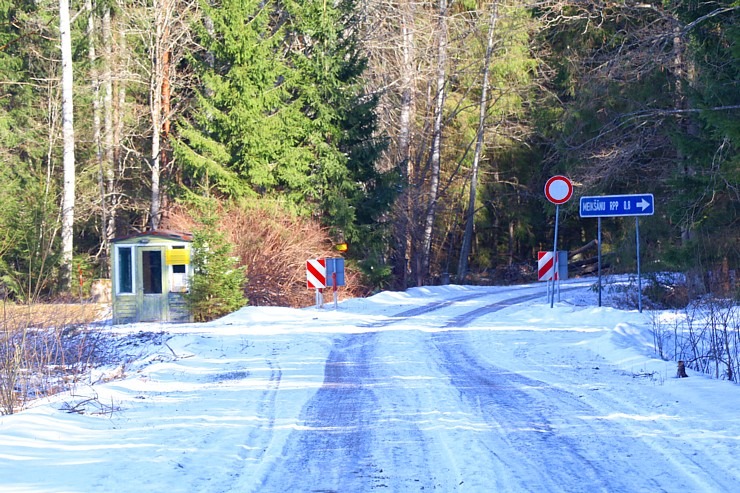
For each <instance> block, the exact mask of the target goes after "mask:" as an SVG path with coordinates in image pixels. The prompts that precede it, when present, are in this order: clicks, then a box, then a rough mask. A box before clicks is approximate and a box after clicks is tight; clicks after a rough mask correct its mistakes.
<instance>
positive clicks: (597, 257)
mask: <svg viewBox="0 0 740 493" xmlns="http://www.w3.org/2000/svg"><path fill="white" fill-rule="evenodd" d="M598 222H599V225H598V231H597V233H596V242H597V244H596V246H597V252H598V253H597V254H596V259H597V261H598V270H599V281H598V283H597V284H596V289H598V291H599V306H601V217H599V221H598Z"/></svg>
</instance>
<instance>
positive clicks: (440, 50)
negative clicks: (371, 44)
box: [416, 0, 447, 286]
mask: <svg viewBox="0 0 740 493" xmlns="http://www.w3.org/2000/svg"><path fill="white" fill-rule="evenodd" d="M438 26H439V27H438V29H439V33H438V45H437V93H436V97H435V105H434V124H433V125H434V126H433V130H432V149H431V154H430V156H429V169H430V183H429V196H428V202H427V207H426V218H425V221H424V236H423V238H422V251H421V269H419V270H418V271H417V273H416V284H417V286H422V285H423V284H424V279H425V278H426V277H429V275H430V264H431V257H432V233H433V230H434V219H435V216H436V212H437V200H438V199H439V197H438V194H439V176H440V170H441V161H442V157H441V153H442V151H441V147H442V117H443V113H444V104H445V82H446V66H447V0H439V23H438Z"/></svg>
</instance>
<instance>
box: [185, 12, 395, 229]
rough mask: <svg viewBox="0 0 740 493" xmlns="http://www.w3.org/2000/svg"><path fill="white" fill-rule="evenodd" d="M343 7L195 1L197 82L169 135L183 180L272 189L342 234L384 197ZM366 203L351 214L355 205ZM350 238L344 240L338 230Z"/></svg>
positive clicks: (239, 190)
mask: <svg viewBox="0 0 740 493" xmlns="http://www.w3.org/2000/svg"><path fill="white" fill-rule="evenodd" d="M352 8H353V7H352V5H351V3H349V2H339V3H338V4H333V3H329V4H327V3H325V2H321V1H316V0H309V1H306V2H274V1H269V0H268V1H253V0H246V1H235V0H225V1H224V2H221V3H220V4H219V6H218V8H212V7H210V6H209V5H207V4H206V5H204V11H205V14H206V16H207V17H208V19H209V20H210V21H211V22H210V23H209V24H211V25H212V29H208V30H206V29H203V31H202V32H201V36H202V44H203V45H204V47H205V50H206V52H205V53H204V54H203V56H202V59H201V61H200V62H199V68H200V70H199V72H200V76H201V81H202V85H203V87H202V89H201V91H200V94H199V96H198V106H197V109H196V111H195V112H194V114H193V115H192V118H191V119H190V120H189V121H187V122H182V123H181V126H180V135H181V136H182V138H181V139H180V140H179V141H178V142H177V143H176V144H175V152H176V155H177V156H178V160H179V161H180V162H181V163H182V164H183V166H184V168H185V171H186V173H185V175H186V176H190V177H192V178H191V182H190V186H195V185H198V184H200V183H202V182H207V183H208V186H209V187H211V188H215V189H217V190H218V191H219V192H221V193H222V194H225V195H227V196H240V195H250V194H252V195H253V194H257V195H259V196H263V197H280V198H281V200H284V201H285V202H286V203H287V205H288V207H290V208H291V209H293V210H296V211H299V212H302V213H303V214H305V215H312V216H314V217H316V218H318V219H320V220H321V221H322V222H323V223H324V224H326V225H328V226H331V227H333V228H335V230H336V231H337V232H339V233H342V234H344V235H345V236H347V237H350V238H351V237H352V236H353V235H355V234H357V232H358V231H359V230H358V221H363V222H364V223H365V224H366V225H368V224H370V223H371V221H370V219H369V218H370V217H372V216H373V215H377V214H379V213H382V211H381V210H379V209H381V208H382V207H387V206H388V204H389V203H390V199H389V198H388V194H387V191H388V190H389V189H390V188H389V187H388V181H387V179H386V177H384V176H382V175H381V174H379V173H378V172H377V170H376V169H375V159H376V158H377V154H378V153H379V151H380V150H381V147H382V141H378V140H375V136H374V135H373V133H374V131H375V116H374V112H373V111H374V108H375V103H376V101H375V99H374V98H371V97H367V96H366V95H364V94H363V91H362V87H361V85H360V78H359V77H360V75H361V73H362V70H364V68H365V64H364V60H363V59H362V58H361V57H360V56H359V54H358V53H359V50H358V48H357V46H356V43H355V41H354V39H353V36H354V34H352V33H353V32H354V31H353V30H352V29H351V26H348V25H346V23H348V22H352V11H353V10H352ZM368 207H369V208H373V209H376V210H374V211H372V212H365V211H363V212H362V213H358V209H360V208H363V209H364V208H368ZM348 239H349V238H348Z"/></svg>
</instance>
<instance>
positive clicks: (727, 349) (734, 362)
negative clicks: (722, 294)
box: [652, 296, 740, 382]
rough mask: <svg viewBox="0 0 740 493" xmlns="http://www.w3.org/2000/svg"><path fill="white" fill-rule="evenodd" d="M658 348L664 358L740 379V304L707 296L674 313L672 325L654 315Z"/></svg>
mask: <svg viewBox="0 0 740 493" xmlns="http://www.w3.org/2000/svg"><path fill="white" fill-rule="evenodd" d="M652 332H653V337H654V342H655V346H656V351H657V352H658V354H659V356H660V357H661V358H663V359H672V360H676V361H683V362H684V365H685V367H686V368H688V369H691V370H694V371H697V372H700V373H704V374H707V375H711V376H712V377H714V378H717V379H726V380H730V381H733V382H738V381H740V306H738V305H737V304H736V303H735V302H734V301H733V300H732V299H729V298H718V297H713V296H707V297H705V298H702V299H701V300H698V301H696V302H694V303H691V304H689V305H688V306H686V307H685V308H684V309H682V310H681V311H676V312H675V313H674V317H673V321H672V322H671V324H670V325H669V324H668V323H666V322H665V321H664V320H662V319H661V318H660V317H659V316H657V315H654V316H653V317H652Z"/></svg>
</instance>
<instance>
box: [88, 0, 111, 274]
mask: <svg viewBox="0 0 740 493" xmlns="http://www.w3.org/2000/svg"><path fill="white" fill-rule="evenodd" d="M85 10H87V14H88V17H87V58H88V60H89V61H90V85H91V90H92V118H93V128H92V140H93V148H94V149H95V161H96V163H97V165H98V190H99V191H100V230H101V242H100V249H99V250H98V255H99V256H102V259H103V261H102V262H100V265H101V266H102V267H103V269H104V272H103V273H102V275H103V277H106V276H107V274H108V272H107V270H108V269H107V265H108V261H107V259H108V258H109V248H108V241H107V238H106V236H105V230H106V225H107V224H108V217H107V215H108V214H107V213H108V205H107V203H106V193H105V164H104V163H103V141H102V136H101V132H100V127H101V121H102V118H101V110H100V76H99V73H98V57H97V52H96V49H95V47H96V46H97V44H98V43H97V41H96V36H95V13H94V12H93V3H92V0H85Z"/></svg>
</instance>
